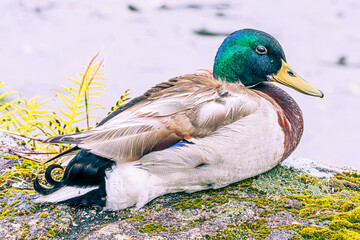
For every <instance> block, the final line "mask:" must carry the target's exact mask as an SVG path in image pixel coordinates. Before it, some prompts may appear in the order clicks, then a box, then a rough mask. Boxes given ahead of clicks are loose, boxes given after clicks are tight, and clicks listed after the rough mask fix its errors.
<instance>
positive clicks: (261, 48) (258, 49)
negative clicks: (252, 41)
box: [255, 45, 267, 55]
mask: <svg viewBox="0 0 360 240" xmlns="http://www.w3.org/2000/svg"><path fill="white" fill-rule="evenodd" d="M255 51H256V52H257V53H258V54H260V55H264V54H267V49H266V47H264V46H263V45H259V46H257V47H256V49H255Z"/></svg>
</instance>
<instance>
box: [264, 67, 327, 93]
mask: <svg viewBox="0 0 360 240" xmlns="http://www.w3.org/2000/svg"><path fill="white" fill-rule="evenodd" d="M281 61H282V66H281V69H280V71H279V73H278V74H276V75H275V74H273V75H269V76H268V79H269V80H271V81H274V82H278V83H281V84H283V85H285V86H288V87H291V88H293V89H295V90H296V91H299V92H301V93H304V94H307V95H311V96H315V97H321V98H322V97H324V94H323V92H322V91H320V90H319V89H317V88H316V87H314V86H313V85H311V84H310V83H307V82H305V81H304V80H303V79H301V77H299V76H298V75H297V74H296V73H295V72H294V71H293V70H292V69H291V68H290V66H289V64H288V63H287V62H285V61H284V60H281Z"/></svg>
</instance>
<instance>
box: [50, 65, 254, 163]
mask: <svg viewBox="0 0 360 240" xmlns="http://www.w3.org/2000/svg"><path fill="white" fill-rule="evenodd" d="M249 94H252V93H251V92H249V91H246V90H245V87H244V86H242V85H241V84H229V83H223V82H220V81H218V80H216V79H214V78H213V77H212V73H211V72H210V71H203V72H200V73H197V74H189V75H184V76H181V77H178V78H174V79H171V80H169V81H168V82H165V83H161V84H159V85H157V86H155V87H154V88H152V89H150V90H149V91H148V92H146V93H145V94H144V95H142V96H140V97H138V98H136V99H134V100H133V101H132V102H130V103H129V104H127V105H125V106H124V107H123V109H122V111H118V112H116V113H115V114H112V115H110V116H108V117H107V118H105V119H104V120H103V121H102V122H101V123H100V124H99V126H97V127H96V128H94V129H92V130H89V131H83V132H80V133H75V134H70V135H65V136H57V137H53V138H49V139H47V140H46V141H45V142H47V143H70V144H77V146H78V147H79V148H81V149H85V150H88V151H89V152H90V153H93V154H96V155H98V156H101V157H103V158H107V159H110V160H113V161H116V162H126V161H134V160H138V159H139V158H141V157H142V156H143V155H145V154H147V153H149V152H152V151H156V150H162V149H165V148H167V147H169V146H171V145H173V144H175V143H176V142H178V141H179V140H181V139H191V138H202V137H206V136H209V135H211V134H212V133H213V132H214V131H215V130H217V129H218V128H220V127H222V126H224V125H227V124H230V123H232V122H234V121H236V120H238V119H240V118H242V117H245V116H248V115H249V114H251V113H253V112H254V111H255V110H256V109H257V107H258V103H257V101H253V100H252V101H248V98H250V97H252V98H254V96H250V95H249ZM255 98H256V96H255Z"/></svg>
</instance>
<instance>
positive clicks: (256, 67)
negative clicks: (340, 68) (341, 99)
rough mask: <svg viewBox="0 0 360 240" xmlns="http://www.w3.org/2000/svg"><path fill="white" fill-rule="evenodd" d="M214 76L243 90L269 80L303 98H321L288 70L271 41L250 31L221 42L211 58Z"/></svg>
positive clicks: (313, 89) (274, 41)
mask: <svg viewBox="0 0 360 240" xmlns="http://www.w3.org/2000/svg"><path fill="white" fill-rule="evenodd" d="M214 76H215V77H216V78H220V79H221V80H223V81H227V82H239V81H240V82H241V83H242V84H244V85H245V86H253V85H256V84H258V83H260V82H262V81H269V80H272V81H276V82H280V83H282V84H284V85H287V86H289V87H292V88H294V89H295V90H298V91H300V92H302V93H305V94H309V95H313V96H318V97H323V96H324V95H323V93H322V92H321V91H320V90H318V89H316V88H315V87H314V86H312V85H310V84H309V83H307V82H305V81H304V80H302V79H301V78H300V77H299V76H298V75H297V74H296V73H295V72H294V71H293V70H292V69H291V68H290V66H289V65H288V64H287V62H286V58H285V54H284V51H283V49H282V47H281V45H280V43H279V42H278V41H277V40H276V39H275V38H273V37H272V36H271V35H269V34H267V33H265V32H262V31H258V30H254V29H243V30H239V31H236V32H234V33H232V34H230V35H229V36H228V37H227V38H226V39H225V40H224V42H223V43H222V44H221V46H220V48H219V50H218V52H217V54H216V57H215V63H214Z"/></svg>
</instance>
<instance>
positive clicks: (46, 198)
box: [34, 186, 99, 203]
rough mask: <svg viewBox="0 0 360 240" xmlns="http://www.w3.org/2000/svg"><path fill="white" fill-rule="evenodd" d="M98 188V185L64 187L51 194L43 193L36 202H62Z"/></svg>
mask: <svg viewBox="0 0 360 240" xmlns="http://www.w3.org/2000/svg"><path fill="white" fill-rule="evenodd" d="M98 188H99V187H98V186H95V187H88V188H78V187H62V188H60V189H59V190H57V191H56V192H54V193H51V194H49V195H41V196H40V197H39V198H37V199H35V200H34V202H35V203H43V202H52V203H56V202H62V201H65V200H68V199H71V198H75V197H79V196H81V195H84V194H86V193H88V192H90V191H92V190H95V189H98Z"/></svg>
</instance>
